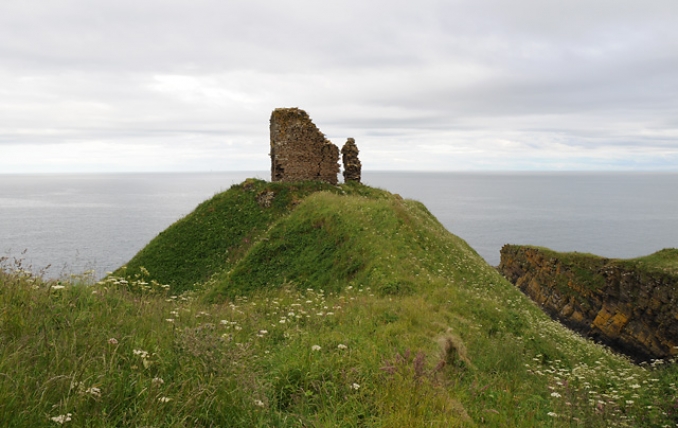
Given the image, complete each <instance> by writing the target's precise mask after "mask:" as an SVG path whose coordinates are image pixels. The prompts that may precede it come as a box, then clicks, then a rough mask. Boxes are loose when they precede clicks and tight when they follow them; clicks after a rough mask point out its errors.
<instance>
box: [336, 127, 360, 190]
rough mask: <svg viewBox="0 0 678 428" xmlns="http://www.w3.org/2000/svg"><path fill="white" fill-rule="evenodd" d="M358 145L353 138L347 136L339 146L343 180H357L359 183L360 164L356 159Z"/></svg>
mask: <svg viewBox="0 0 678 428" xmlns="http://www.w3.org/2000/svg"><path fill="white" fill-rule="evenodd" d="M358 153H359V150H358V146H356V145H355V140H354V139H353V138H349V139H348V140H346V143H345V144H344V147H342V148H341V163H342V164H344V181H357V182H358V183H360V171H361V169H362V164H361V163H360V159H358Z"/></svg>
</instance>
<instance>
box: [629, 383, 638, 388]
mask: <svg viewBox="0 0 678 428" xmlns="http://www.w3.org/2000/svg"><path fill="white" fill-rule="evenodd" d="M631 388H633V389H638V388H640V385H638V384H637V383H636V384H633V385H631Z"/></svg>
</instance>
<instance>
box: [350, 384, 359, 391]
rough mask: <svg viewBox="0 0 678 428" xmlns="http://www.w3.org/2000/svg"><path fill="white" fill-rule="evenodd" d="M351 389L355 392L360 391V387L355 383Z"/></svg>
mask: <svg viewBox="0 0 678 428" xmlns="http://www.w3.org/2000/svg"><path fill="white" fill-rule="evenodd" d="M351 388H352V389H355V390H356V391H357V390H359V389H360V385H358V384H357V383H355V382H353V385H351Z"/></svg>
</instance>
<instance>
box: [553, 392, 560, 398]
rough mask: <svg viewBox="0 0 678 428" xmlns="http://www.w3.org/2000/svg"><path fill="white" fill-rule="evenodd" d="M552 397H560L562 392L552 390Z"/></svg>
mask: <svg viewBox="0 0 678 428" xmlns="http://www.w3.org/2000/svg"><path fill="white" fill-rule="evenodd" d="M551 397H556V398H560V397H561V395H560V394H558V393H557V392H552V393H551Z"/></svg>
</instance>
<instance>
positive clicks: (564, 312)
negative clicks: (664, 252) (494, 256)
mask: <svg viewBox="0 0 678 428" xmlns="http://www.w3.org/2000/svg"><path fill="white" fill-rule="evenodd" d="M640 266H641V265H638V264H633V263H623V261H619V260H611V259H605V258H602V257H596V256H593V255H589V254H577V253H557V252H554V251H550V250H546V249H541V248H535V247H524V246H514V245H505V246H504V247H503V248H502V249H501V263H500V264H499V267H498V269H499V271H500V272H501V273H502V274H503V275H504V276H505V277H506V278H507V279H508V280H509V281H510V282H512V283H513V284H515V285H516V286H517V287H518V288H519V289H520V290H521V291H523V293H525V294H526V295H527V296H529V297H530V298H531V299H532V300H534V301H535V302H536V303H538V304H539V305H540V306H541V307H542V308H543V309H544V311H545V312H547V313H548V314H549V315H551V316H552V317H553V318H554V319H557V320H559V321H561V322H562V323H563V324H565V325H567V326H569V327H570V328H572V329H574V330H576V331H578V332H580V333H582V334H584V335H586V336H589V337H591V338H594V339H595V340H597V341H599V342H602V343H605V344H607V345H609V346H610V347H611V348H612V349H614V350H616V351H618V352H620V353H623V354H626V355H628V356H630V357H632V358H633V359H635V360H636V361H647V360H650V359H663V358H670V357H675V356H676V355H678V305H677V303H678V275H677V274H676V273H675V272H671V271H668V270H661V269H656V270H652V269H645V268H642V269H641V268H640Z"/></svg>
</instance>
